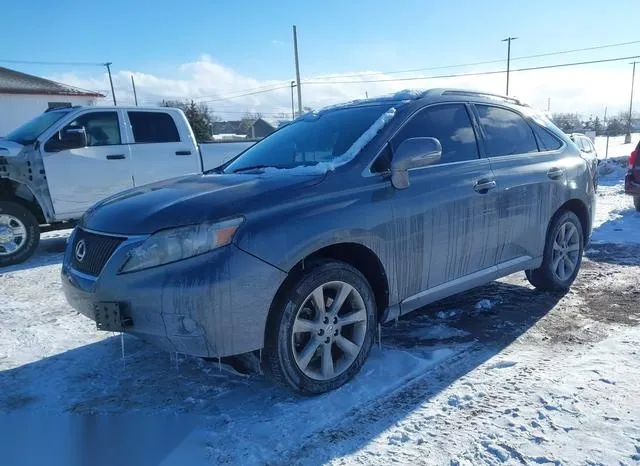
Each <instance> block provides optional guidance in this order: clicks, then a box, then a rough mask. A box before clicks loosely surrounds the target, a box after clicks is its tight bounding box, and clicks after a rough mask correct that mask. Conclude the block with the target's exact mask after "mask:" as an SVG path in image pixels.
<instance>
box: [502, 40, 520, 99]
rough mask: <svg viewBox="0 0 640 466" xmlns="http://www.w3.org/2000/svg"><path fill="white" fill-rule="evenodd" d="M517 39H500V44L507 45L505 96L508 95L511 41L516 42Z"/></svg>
mask: <svg viewBox="0 0 640 466" xmlns="http://www.w3.org/2000/svg"><path fill="white" fill-rule="evenodd" d="M516 39H517V37H507V38H506V39H502V42H506V43H507V94H506V95H509V67H510V65H511V41H512V40H516Z"/></svg>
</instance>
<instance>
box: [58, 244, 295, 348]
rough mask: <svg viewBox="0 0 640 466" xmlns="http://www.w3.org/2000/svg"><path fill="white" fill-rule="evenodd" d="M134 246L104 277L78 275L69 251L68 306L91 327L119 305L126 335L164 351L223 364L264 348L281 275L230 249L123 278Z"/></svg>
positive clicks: (122, 251)
mask: <svg viewBox="0 0 640 466" xmlns="http://www.w3.org/2000/svg"><path fill="white" fill-rule="evenodd" d="M69 244H70V245H71V244H73V238H71V240H70V242H69ZM137 244H138V243H131V242H125V243H123V245H122V246H121V247H120V248H118V249H117V250H116V251H115V252H114V254H113V256H112V257H111V259H110V260H109V261H108V262H107V264H106V265H105V267H104V269H103V270H102V272H101V273H100V275H99V277H91V276H88V275H85V274H82V273H80V272H78V271H76V270H74V269H73V268H72V267H71V263H70V258H69V256H70V251H69V249H68V250H67V252H66V253H65V258H64V262H63V266H62V287H63V290H64V293H65V296H66V298H67V301H68V302H69V303H70V304H71V305H72V306H73V307H74V308H75V309H76V310H78V311H79V312H80V313H81V314H83V315H85V316H87V317H89V318H90V319H93V320H95V308H96V306H100V305H102V304H104V303H117V306H118V308H119V309H120V310H121V313H122V315H123V317H124V318H125V319H127V320H129V321H130V322H128V323H130V325H129V326H127V327H126V328H125V329H124V331H126V332H127V333H131V334H134V335H136V336H138V337H140V338H142V339H144V340H146V341H149V342H150V343H152V344H154V345H156V346H158V347H160V348H163V349H165V350H167V351H177V352H180V353H184V354H190V355H193V356H208V357H221V356H230V355H234V354H241V353H246V352H249V351H254V350H256V349H260V348H262V347H263V345H264V332H265V325H266V321H267V314H268V312H269V308H270V306H271V302H272V300H273V298H274V296H275V294H276V292H277V290H278V288H279V286H280V284H281V283H282V282H283V280H284V278H285V277H286V274H285V273H284V272H282V271H281V270H279V269H277V268H275V267H273V266H271V265H269V264H267V263H265V262H263V261H261V260H259V259H257V258H255V257H253V256H251V255H249V254H247V253H245V252H244V251H242V250H240V249H238V248H236V247H235V246H227V247H224V248H221V249H218V250H216V251H212V252H210V253H207V254H203V255H201V256H197V257H192V258H190V259H186V260H183V261H180V262H175V263H173V264H167V265H164V266H160V267H155V268H152V269H147V270H142V271H139V272H133V273H127V274H118V273H117V271H118V268H119V267H120V265H122V264H123V263H124V260H125V257H126V253H127V251H128V250H130V249H132V248H133V247H135V246H136V245H137Z"/></svg>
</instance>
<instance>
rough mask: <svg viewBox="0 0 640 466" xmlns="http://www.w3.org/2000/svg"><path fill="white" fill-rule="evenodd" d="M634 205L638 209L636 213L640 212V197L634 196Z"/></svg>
mask: <svg viewBox="0 0 640 466" xmlns="http://www.w3.org/2000/svg"><path fill="white" fill-rule="evenodd" d="M633 205H634V206H635V208H636V212H640V196H633Z"/></svg>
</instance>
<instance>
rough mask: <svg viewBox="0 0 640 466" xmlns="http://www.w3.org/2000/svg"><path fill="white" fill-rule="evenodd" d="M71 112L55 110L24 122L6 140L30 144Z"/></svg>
mask: <svg viewBox="0 0 640 466" xmlns="http://www.w3.org/2000/svg"><path fill="white" fill-rule="evenodd" d="M71 111H72V110H56V111H53V112H47V113H43V114H41V115H39V116H37V117H35V118H34V119H33V120H30V121H28V122H26V123H25V124H24V125H22V126H20V127H19V128H17V129H15V130H13V131H11V132H10V133H9V134H8V135H7V137H6V139H8V140H10V141H13V142H17V143H18V144H23V145H24V144H32V143H33V142H35V140H36V139H37V138H38V136H40V135H41V134H42V133H43V132H44V131H46V130H47V129H49V127H50V126H51V125H53V124H54V123H55V122H56V121H58V120H59V119H60V118H62V117H63V116H65V115H66V114H67V113H69V112H71Z"/></svg>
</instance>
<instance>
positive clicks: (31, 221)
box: [0, 201, 40, 267]
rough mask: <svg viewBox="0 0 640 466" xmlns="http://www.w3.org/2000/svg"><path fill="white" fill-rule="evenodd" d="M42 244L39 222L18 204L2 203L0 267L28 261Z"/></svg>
mask: <svg viewBox="0 0 640 466" xmlns="http://www.w3.org/2000/svg"><path fill="white" fill-rule="evenodd" d="M39 242H40V226H39V225H38V220H37V219H36V217H35V216H34V215H33V214H32V213H31V211H30V210H29V209H27V208H26V207H24V206H23V205H22V204H18V203H16V202H8V201H0V267H3V266H6V265H13V264H19V263H20V262H24V261H25V260H27V259H28V258H29V257H30V256H31V255H32V254H33V251H35V249H36V248H37V247H38V243H39Z"/></svg>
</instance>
